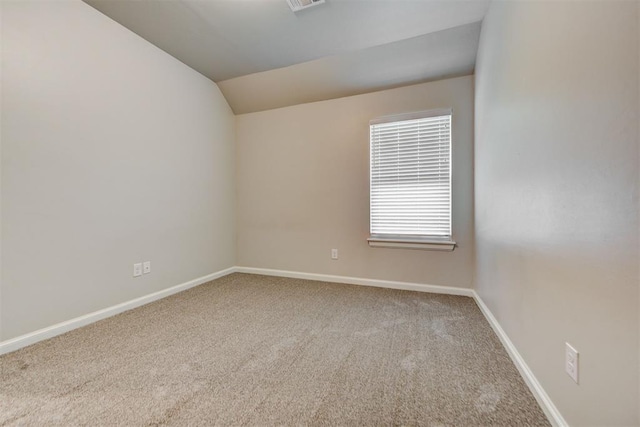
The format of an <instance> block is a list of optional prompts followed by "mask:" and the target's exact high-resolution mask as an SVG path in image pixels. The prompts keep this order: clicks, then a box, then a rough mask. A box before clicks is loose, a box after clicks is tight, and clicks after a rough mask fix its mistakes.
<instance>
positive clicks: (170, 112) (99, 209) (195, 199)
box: [1, 1, 235, 339]
mask: <svg viewBox="0 0 640 427" xmlns="http://www.w3.org/2000/svg"><path fill="white" fill-rule="evenodd" d="M2 44H3V46H2V47H3V49H2V90H3V93H2V216H1V217H2V251H3V254H4V256H3V258H2V278H1V279H2V290H1V292H2V307H1V308H2V335H1V338H2V339H9V338H12V337H15V336H18V335H20V334H24V333H27V332H31V331H34V330H37V329H39V328H42V327H45V326H50V325H52V324H55V323H57V322H61V321H64V320H68V319H71V318H75V317H77V316H80V315H83V314H86V313H89V312H92V311H95V310H98V309H102V308H105V307H109V306H112V305H114V304H117V303H121V302H124V301H128V300H130V299H133V298H136V297H139V296H142V295H146V294H149V293H152V292H155V291H158V290H161V289H164V288H167V287H170V286H174V285H177V284H180V283H183V282H186V281H188V280H191V279H194V278H197V277H200V276H203V275H206V274H209V273H213V272H215V271H219V270H222V269H224V268H227V267H230V266H232V265H233V264H234V256H235V212H234V208H235V200H234V198H235V185H234V179H235V172H234V146H233V143H234V138H235V137H234V118H233V114H232V113H231V110H230V108H229V106H228V105H227V103H226V101H225V100H224V98H223V96H222V95H221V93H220V92H219V90H218V88H217V87H216V85H215V84H214V83H212V82H211V81H210V80H208V79H206V78H204V77H203V76H201V75H200V74H198V73H196V72H195V71H193V70H191V69H190V68H188V67H186V66H185V65H184V64H182V63H180V62H179V61H177V60H176V59H174V58H172V57H170V56H169V55H167V54H166V53H164V52H162V51H160V50H159V49H157V48H156V47H154V46H152V45H150V44H149V43H148V42H146V41H144V40H143V39H141V38H139V37H138V36H136V35H135V34H133V33H131V32H130V31H128V30H126V29H124V28H123V27H121V26H120V25H119V24H117V23H115V22H114V21H112V20H111V19H109V18H107V17H106V16H104V15H102V14H101V13H100V12H98V11H96V10H95V9H93V8H92V7H90V6H88V5H87V4H85V3H82V2H80V1H56V2H5V1H3V2H2ZM147 260H150V261H151V262H152V272H151V274H148V275H144V276H143V277H139V278H135V279H134V278H133V277H132V265H133V263H134V262H142V261H147Z"/></svg>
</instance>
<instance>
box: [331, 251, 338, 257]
mask: <svg viewBox="0 0 640 427" xmlns="http://www.w3.org/2000/svg"><path fill="white" fill-rule="evenodd" d="M331 259H338V250H337V249H331Z"/></svg>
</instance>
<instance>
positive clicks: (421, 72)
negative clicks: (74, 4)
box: [85, 0, 489, 114]
mask: <svg viewBox="0 0 640 427" xmlns="http://www.w3.org/2000/svg"><path fill="white" fill-rule="evenodd" d="M85 2H86V3H88V4H90V5H91V6H93V7H95V8H96V9H98V10H99V11H101V12H102V13H104V14H105V15H107V16H109V17H111V18H112V19H114V20H115V21H117V22H119V23H120V24H122V25H124V26H125V27H127V28H129V29H130V30H132V31H133V32H135V33H137V34H138V35H140V36H141V37H143V38H145V39H146V40H148V41H149V42H151V43H153V44H155V45H156V46H158V47H159V48H161V49H163V50H164V51H166V52H167V53H169V54H170V55H172V56H174V57H176V58H177V59H179V60H180V61H182V62H184V63H185V64H187V65H188V66H190V67H192V68H193V69H195V70H196V71H198V72H200V73H202V74H203V75H205V76H206V77H208V78H210V79H211V80H213V81H214V82H216V83H218V85H219V87H220V89H221V90H222V92H223V94H224V95H225V97H226V98H227V101H228V102H229V104H230V105H231V107H232V109H233V110H234V112H235V113H236V114H241V113H247V112H253V111H260V110H265V109H271V108H277V107H283V106H287V105H293V104H298V103H301V102H312V101H318V100H323V99H330V98H335V97H340V96H348V95H352V94H356V93H364V92H369V91H373V90H381V89H386V88H390V87H397V86H402V85H407V84H413V83H418V82H423V81H428V80H435V79H440V78H445V77H452V76H457V75H465V74H470V73H472V72H473V69H474V66H475V56H476V52H477V45H478V37H479V33H480V21H481V20H482V18H483V17H484V14H485V12H486V10H487V7H488V4H489V0H326V2H325V3H324V4H320V5H318V6H314V7H311V8H308V9H305V10H302V11H300V12H297V13H294V12H292V11H291V9H290V8H289V6H288V5H287V2H286V0H164V1H163V0H85Z"/></svg>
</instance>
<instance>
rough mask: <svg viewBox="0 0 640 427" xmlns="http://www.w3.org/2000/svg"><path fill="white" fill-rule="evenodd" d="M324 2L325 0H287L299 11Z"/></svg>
mask: <svg viewBox="0 0 640 427" xmlns="http://www.w3.org/2000/svg"><path fill="white" fill-rule="evenodd" d="M322 3H324V0H287V4H288V5H289V7H290V8H291V10H293V11H294V12H298V11H300V10H302V9H306V8H308V7H312V6H317V5H319V4H322Z"/></svg>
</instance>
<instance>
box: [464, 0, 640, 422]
mask: <svg viewBox="0 0 640 427" xmlns="http://www.w3.org/2000/svg"><path fill="white" fill-rule="evenodd" d="M637 7H638V4H637V3H636V2H615V1H608V2H605V1H601V2H501V1H494V2H493V3H492V5H491V7H490V10H489V13H488V15H487V17H486V19H485V21H484V23H483V29H482V35H481V40H480V48H479V52H478V61H477V65H476V104H475V105H476V110H475V113H476V128H475V130H476V133H475V135H476V145H475V153H476V156H475V157H476V158H475V165H476V173H475V188H476V191H475V198H476V242H477V249H476V253H477V261H476V275H477V277H476V282H475V286H476V289H477V291H478V292H479V294H480V296H481V297H482V298H483V299H484V301H485V302H486V303H487V305H488V306H489V307H490V309H491V310H492V312H493V313H494V315H495V316H496V317H497V319H498V320H499V322H500V324H501V325H502V327H503V328H504V330H505V331H506V332H507V334H508V335H509V337H510V338H511V340H512V341H513V342H514V343H515V345H516V347H517V348H518V350H519V352H520V353H521V354H522V355H523V357H524V359H525V360H526V362H527V363H528V365H529V366H530V367H531V369H532V370H533V373H534V374H535V375H536V377H537V378H538V380H539V381H540V382H541V384H542V386H543V387H544V388H545V390H546V391H547V393H548V394H549V395H550V397H551V399H552V400H553V402H554V403H555V404H556V406H557V407H558V408H559V410H560V411H561V413H562V414H563V416H564V417H565V418H566V420H567V421H568V422H569V423H570V424H571V425H637V424H638V423H639V419H638V406H639V396H638V338H639V329H638V311H639V306H638V283H639V282H638V126H637V121H638V13H637ZM565 342H570V343H571V344H572V345H573V346H574V347H575V348H576V349H577V350H578V351H579V352H580V376H581V377H580V384H579V385H576V384H575V383H574V382H573V381H572V379H571V378H570V377H569V376H568V375H567V374H566V373H565V372H564V343H565Z"/></svg>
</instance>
